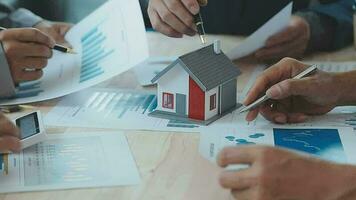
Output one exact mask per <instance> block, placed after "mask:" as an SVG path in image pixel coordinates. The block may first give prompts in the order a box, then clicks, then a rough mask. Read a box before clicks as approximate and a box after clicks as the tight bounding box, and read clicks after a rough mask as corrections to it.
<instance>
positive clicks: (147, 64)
mask: <svg viewBox="0 0 356 200" xmlns="http://www.w3.org/2000/svg"><path fill="white" fill-rule="evenodd" d="M177 58H178V56H168V57H164V56H163V57H150V58H148V59H147V60H145V61H144V62H142V63H140V64H138V65H137V66H135V67H134V68H133V70H134V72H135V74H136V76H137V79H138V82H139V83H140V85H141V86H151V85H154V84H153V83H152V82H151V80H152V79H153V78H154V77H155V76H156V75H157V74H158V73H159V72H161V71H162V70H163V69H165V68H166V67H167V66H168V65H170V64H171V63H172V62H174V61H175V60H176V59H177Z"/></svg>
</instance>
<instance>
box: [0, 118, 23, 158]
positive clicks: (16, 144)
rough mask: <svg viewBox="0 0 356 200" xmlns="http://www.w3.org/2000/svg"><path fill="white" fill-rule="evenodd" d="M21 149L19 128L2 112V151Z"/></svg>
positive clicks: (0, 138) (0, 137) (0, 127)
mask: <svg viewBox="0 0 356 200" xmlns="http://www.w3.org/2000/svg"><path fill="white" fill-rule="evenodd" d="M20 150H21V144H20V139H19V130H18V128H17V127H16V126H15V125H14V124H13V123H12V122H11V121H10V120H9V119H7V118H6V117H5V116H4V115H3V114H2V113H0V153H8V152H9V151H10V152H19V151H20Z"/></svg>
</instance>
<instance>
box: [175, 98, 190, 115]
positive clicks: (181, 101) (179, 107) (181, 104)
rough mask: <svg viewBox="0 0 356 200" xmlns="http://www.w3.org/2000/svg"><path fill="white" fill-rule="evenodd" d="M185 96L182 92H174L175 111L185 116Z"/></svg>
mask: <svg viewBox="0 0 356 200" xmlns="http://www.w3.org/2000/svg"><path fill="white" fill-rule="evenodd" d="M186 110H187V96H186V95H184V94H178V93H177V94H176V112H177V114H178V115H183V116H186V115H187V113H186Z"/></svg>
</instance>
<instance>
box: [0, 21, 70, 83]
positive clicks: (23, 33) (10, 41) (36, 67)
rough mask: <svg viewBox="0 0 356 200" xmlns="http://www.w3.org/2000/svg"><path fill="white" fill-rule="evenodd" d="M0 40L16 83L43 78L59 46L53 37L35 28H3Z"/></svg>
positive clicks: (0, 32)
mask: <svg viewBox="0 0 356 200" xmlns="http://www.w3.org/2000/svg"><path fill="white" fill-rule="evenodd" d="M0 40H1V42H2V48H3V51H4V55H5V57H6V61H7V64H8V65H9V69H10V73H11V76H12V79H13V81H14V83H15V84H18V83H20V82H23V81H33V80H37V79H39V78H41V77H42V75H43V68H45V67H46V65H47V62H48V59H49V58H51V57H52V49H56V48H57V47H56V46H57V45H56V44H55V42H54V40H53V39H51V38H50V37H49V36H48V35H46V34H44V33H42V32H41V31H39V30H37V29H34V28H16V29H2V31H0ZM62 50H64V49H62ZM6 61H5V62H6Z"/></svg>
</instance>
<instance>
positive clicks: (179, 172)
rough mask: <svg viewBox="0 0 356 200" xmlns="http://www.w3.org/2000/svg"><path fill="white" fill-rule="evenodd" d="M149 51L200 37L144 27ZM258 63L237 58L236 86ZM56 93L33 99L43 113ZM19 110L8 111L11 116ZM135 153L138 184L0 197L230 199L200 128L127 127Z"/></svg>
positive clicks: (345, 55)
mask: <svg viewBox="0 0 356 200" xmlns="http://www.w3.org/2000/svg"><path fill="white" fill-rule="evenodd" d="M147 37H148V42H149V48H150V54H151V56H172V55H182V54H185V53H187V52H190V51H192V50H193V49H198V48H200V47H201V46H200V43H199V40H198V38H196V37H194V38H191V37H186V38H183V39H171V38H167V37H165V36H162V35H160V34H157V33H152V32H149V33H147ZM214 39H220V40H221V41H222V46H223V50H225V51H226V50H229V49H231V48H232V47H234V46H235V45H236V44H237V43H239V42H240V41H241V38H239V37H233V36H218V35H211V36H209V40H211V41H213V40H214ZM306 60H308V61H312V60H321V61H332V60H335V61H348V60H356V52H355V51H354V48H353V47H349V48H345V49H343V50H341V51H338V52H334V53H322V54H315V55H311V56H308V57H307V58H306ZM255 64H256V63H254V62H247V61H244V62H242V63H238V65H239V67H240V68H241V70H242V71H243V75H242V76H241V77H239V79H238V90H239V91H242V89H243V86H244V83H245V82H246V81H247V80H248V78H249V76H250V74H251V72H252V70H253V66H254V65H255ZM98 87H111V88H128V89H146V90H154V89H155V88H154V87H151V88H142V87H141V86H139V84H138V82H137V79H136V77H135V74H134V73H133V72H132V71H128V72H126V73H124V74H122V75H120V76H118V77H116V78H114V79H112V80H109V81H107V82H105V83H102V84H100V85H99V86H98ZM58 101H59V99H55V100H51V101H47V102H42V103H36V104H32V105H33V106H36V107H37V109H40V110H41V111H42V112H43V113H44V114H45V113H47V112H48V111H49V110H50V109H51V108H52V107H53V106H54V105H56V103H57V102H58ZM17 115H19V113H16V114H12V115H9V117H15V116H17ZM98 130H100V129H96V130H93V129H78V128H70V127H63V128H53V127H48V132H49V133H63V132H77V131H88V132H90V131H98ZM125 134H126V136H127V139H128V141H129V144H130V147H131V150H132V153H133V156H134V158H135V160H136V163H137V166H138V169H139V172H140V175H141V178H142V181H141V184H140V185H137V186H130V187H112V188H96V189H79V190H77V189H75V190H64V191H48V192H32V193H15V194H3V195H0V199H6V200H10V199H16V200H22V199H23V200H31V199H36V200H42V199H46V200H47V199H51V200H55V199H60V200H64V199H65V200H77V199H82V200H91V199H103V200H104V199H110V200H112V199H123V200H131V199H132V200H165V199H170V200H183V199H184V200H190V199H196V200H198V199H199V200H202V199H204V200H210V199H211V200H224V199H231V197H230V194H229V191H227V190H223V189H222V188H221V187H220V186H219V184H218V176H219V172H220V171H221V169H219V168H218V167H217V166H215V165H214V164H213V163H210V162H209V161H207V160H205V159H203V158H202V157H201V156H200V155H199V153H198V146H199V134H197V133H191V134H187V133H173V132H148V131H126V132H125Z"/></svg>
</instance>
